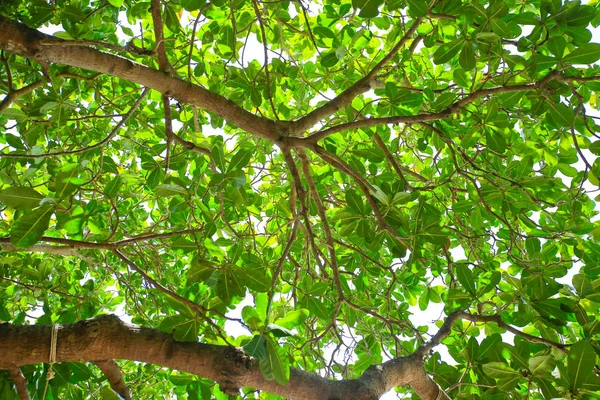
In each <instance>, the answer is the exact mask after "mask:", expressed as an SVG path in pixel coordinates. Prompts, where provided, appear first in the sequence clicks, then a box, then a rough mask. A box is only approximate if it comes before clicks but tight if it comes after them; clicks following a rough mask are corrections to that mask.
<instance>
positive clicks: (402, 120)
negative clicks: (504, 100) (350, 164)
mask: <svg viewBox="0 0 600 400" xmlns="http://www.w3.org/2000/svg"><path fill="white" fill-rule="evenodd" d="M558 74H559V73H558V72H557V71H554V72H550V73H549V74H548V75H546V76H545V77H544V78H543V79H541V80H539V81H537V82H534V83H530V84H524V85H513V86H499V87H495V88H490V89H482V90H478V91H476V92H473V93H471V94H469V95H468V96H466V97H464V98H463V99H461V100H458V101H457V102H455V103H454V104H452V105H450V106H449V107H447V108H446V109H444V110H443V111H440V112H437V113H430V114H428V113H423V114H416V115H402V116H396V117H384V118H365V119H363V120H359V121H353V122H348V123H345V124H339V125H336V126H333V127H331V128H328V129H325V130H322V131H320V132H316V133H313V134H312V135H310V136H307V137H305V138H301V139H297V140H298V141H300V142H308V143H316V142H318V141H319V140H322V139H325V138H326V137H328V136H331V135H333V134H335V133H338V132H341V131H345V130H348V129H357V128H363V127H368V126H374V125H390V124H414V123H419V122H427V121H436V120H438V119H443V118H446V117H449V116H450V115H452V114H456V113H458V112H459V111H460V110H461V109H462V108H463V107H465V106H467V105H468V104H471V103H472V102H474V101H475V100H477V99H480V98H482V97H486V96H491V95H496V94H502V93H510V92H524V91H531V90H539V89H540V88H541V87H543V86H545V85H547V84H548V83H550V81H552V79H554V78H556V77H558V76H559V75H558ZM563 79H566V78H563Z"/></svg>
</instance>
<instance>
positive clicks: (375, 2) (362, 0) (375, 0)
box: [352, 0, 384, 18]
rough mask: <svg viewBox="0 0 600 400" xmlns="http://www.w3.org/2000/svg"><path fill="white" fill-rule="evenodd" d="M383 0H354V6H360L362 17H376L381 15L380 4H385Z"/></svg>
mask: <svg viewBox="0 0 600 400" xmlns="http://www.w3.org/2000/svg"><path fill="white" fill-rule="evenodd" d="M383 2H384V1H383V0H352V5H353V6H354V8H360V13H359V14H358V15H359V16H360V17H362V18H375V17H376V16H378V15H379V6H381V5H382V4H383Z"/></svg>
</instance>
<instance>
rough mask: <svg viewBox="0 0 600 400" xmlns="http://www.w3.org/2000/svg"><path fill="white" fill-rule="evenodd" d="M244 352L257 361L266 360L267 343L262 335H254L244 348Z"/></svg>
mask: <svg viewBox="0 0 600 400" xmlns="http://www.w3.org/2000/svg"><path fill="white" fill-rule="evenodd" d="M244 352H245V353H246V354H248V355H249V356H251V357H254V358H256V359H258V360H267V341H266V340H265V338H264V337H263V335H254V337H253V338H252V340H250V341H249V342H248V343H247V344H246V345H245V346H244Z"/></svg>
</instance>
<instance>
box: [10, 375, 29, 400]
mask: <svg viewBox="0 0 600 400" xmlns="http://www.w3.org/2000/svg"><path fill="white" fill-rule="evenodd" d="M9 372H10V377H11V378H12V380H13V382H14V384H15V388H16V389H17V394H18V395H19V398H20V399H21V400H30V399H31V397H29V391H28V390H27V379H25V376H24V375H23V371H21V369H20V368H11V369H10V371H9Z"/></svg>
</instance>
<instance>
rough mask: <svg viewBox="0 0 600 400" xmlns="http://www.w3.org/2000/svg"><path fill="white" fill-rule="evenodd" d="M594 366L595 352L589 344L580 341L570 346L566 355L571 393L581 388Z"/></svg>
mask: <svg viewBox="0 0 600 400" xmlns="http://www.w3.org/2000/svg"><path fill="white" fill-rule="evenodd" d="M594 365H596V352H595V351H594V348H593V347H592V345H591V344H589V342H587V341H585V340H580V341H579V342H577V343H575V344H574V345H573V346H571V348H570V349H569V354H568V355H567V370H568V373H569V374H568V378H569V384H570V385H571V389H572V390H573V391H575V392H577V390H578V389H579V388H581V386H583V384H584V383H585V381H586V380H587V378H588V377H589V376H590V375H591V374H592V371H593V369H594Z"/></svg>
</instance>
